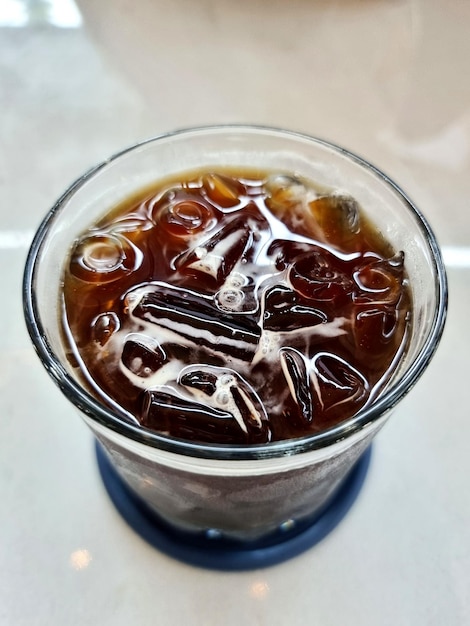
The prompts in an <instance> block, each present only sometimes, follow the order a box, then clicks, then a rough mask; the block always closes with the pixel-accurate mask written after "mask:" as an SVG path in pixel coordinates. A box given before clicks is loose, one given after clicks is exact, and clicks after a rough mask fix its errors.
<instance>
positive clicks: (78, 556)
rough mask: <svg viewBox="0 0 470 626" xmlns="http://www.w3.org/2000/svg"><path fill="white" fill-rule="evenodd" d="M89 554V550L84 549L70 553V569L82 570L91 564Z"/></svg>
mask: <svg viewBox="0 0 470 626" xmlns="http://www.w3.org/2000/svg"><path fill="white" fill-rule="evenodd" d="M91 558H92V557H91V553H90V552H89V550H86V549H80V550H75V551H74V552H72V554H71V555H70V560H69V561H70V565H71V566H72V568H73V569H74V570H77V571H79V570H82V569H86V568H87V567H88V566H89V565H90V563H91Z"/></svg>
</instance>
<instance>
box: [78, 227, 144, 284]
mask: <svg viewBox="0 0 470 626" xmlns="http://www.w3.org/2000/svg"><path fill="white" fill-rule="evenodd" d="M141 262H142V253H141V252H140V250H138V249H137V247H136V246H135V245H134V244H132V243H131V242H130V241H129V240H128V239H127V238H126V237H124V236H122V235H120V234H110V233H108V234H102V233H97V234H94V233H93V234H90V235H87V236H85V237H84V238H82V239H81V240H80V241H79V242H78V243H77V245H76V246H75V249H74V251H73V253H72V255H71V259H70V271H71V272H72V274H73V275H74V276H76V277H77V278H79V279H80V280H84V281H87V282H93V283H96V282H98V283H108V282H111V281H114V280H117V279H119V278H122V277H123V276H126V275H127V274H129V273H130V272H132V271H134V270H135V269H137V268H138V267H139V266H140V264H141Z"/></svg>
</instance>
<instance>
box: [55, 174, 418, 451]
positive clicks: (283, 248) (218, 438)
mask: <svg viewBox="0 0 470 626" xmlns="http://www.w3.org/2000/svg"><path fill="white" fill-rule="evenodd" d="M403 261H404V259H403V254H402V253H400V252H398V253H395V252H394V251H393V250H392V249H391V247H390V245H389V244H388V243H387V242H385V241H384V240H383V238H382V237H381V236H380V234H379V233H378V232H377V231H376V230H375V229H374V228H373V227H372V226H371V225H370V224H369V223H368V221H367V220H366V219H365V218H364V216H363V215H362V213H361V211H360V209H359V207H358V205H357V203H356V202H355V200H354V199H353V198H351V197H349V196H345V195H342V194H338V193H334V192H333V193H330V192H327V191H325V190H319V189H318V188H316V187H315V186H314V185H313V184H311V183H309V182H308V181H305V180H301V179H299V178H295V177H291V176H286V175H276V174H272V173H270V174H269V173H249V172H242V171H230V172H228V171H224V172H218V173H214V172H199V173H197V174H188V175H187V176H182V177H180V178H179V179H173V180H167V181H164V182H162V183H161V184H159V185H155V186H154V187H153V189H151V190H148V189H147V190H146V191H143V192H142V193H141V194H139V195H136V196H134V197H132V198H130V199H129V200H128V201H126V202H125V203H123V204H121V205H120V206H119V207H117V208H116V209H115V210H113V211H112V212H111V213H109V214H108V215H107V216H106V217H105V218H104V219H102V220H101V221H100V222H99V223H98V224H96V225H95V226H93V227H92V228H90V229H89V231H88V232H86V233H84V234H83V236H82V237H81V239H80V241H78V242H76V244H75V246H74V248H73V250H72V252H71V256H70V259H69V261H68V264H67V267H66V271H65V276H64V305H65V306H64V310H65V315H64V320H63V323H64V329H65V331H66V332H65V335H66V336H67V337H68V338H69V341H70V345H71V348H72V352H73V354H74V359H76V360H77V362H78V363H79V366H80V367H81V368H82V370H83V373H84V375H85V376H84V378H85V379H88V381H89V382H90V380H91V381H93V382H92V383H90V384H91V387H92V388H93V389H94V392H95V393H96V394H98V395H99V396H100V397H101V398H102V399H104V400H105V401H106V402H107V403H108V404H112V403H113V402H115V403H117V404H119V405H120V406H122V407H123V408H124V409H125V410H126V411H127V412H128V413H129V414H130V415H132V416H133V417H134V418H135V419H137V420H138V422H139V423H140V424H141V425H142V426H143V427H145V428H149V429H152V430H155V431H158V432H161V433H164V434H169V435H172V436H175V437H179V438H183V439H189V440H193V441H198V442H210V443H214V442H217V443H237V444H240V443H241V444H244V443H263V442H269V441H274V440H282V439H289V438H294V437H301V436H305V435H309V434H313V433H316V432H319V431H322V430H324V429H326V428H329V427H331V426H333V425H335V424H337V423H339V422H342V421H343V420H345V419H347V418H349V417H351V416H353V415H354V414H356V413H357V412H358V411H359V410H360V409H361V408H362V407H364V406H365V405H366V404H367V403H370V402H371V401H372V399H373V398H374V397H375V396H376V395H377V393H378V392H379V391H380V389H381V388H383V386H384V384H385V383H386V381H387V379H388V378H389V375H390V373H391V370H392V369H393V367H394V365H395V363H396V360H397V359H398V358H399V357H400V355H401V354H402V352H403V350H404V347H405V344H406V339H407V335H408V328H409V325H410V296H409V290H408V288H407V286H406V277H405V275H404V269H403Z"/></svg>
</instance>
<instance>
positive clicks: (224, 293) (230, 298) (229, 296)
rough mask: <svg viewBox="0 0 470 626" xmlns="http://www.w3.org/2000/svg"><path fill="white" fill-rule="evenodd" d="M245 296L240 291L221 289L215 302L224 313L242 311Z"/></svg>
mask: <svg viewBox="0 0 470 626" xmlns="http://www.w3.org/2000/svg"><path fill="white" fill-rule="evenodd" d="M244 299H245V294H244V293H243V291H241V290H240V289H221V290H220V291H218V292H217V294H216V296H215V302H216V304H217V306H218V307H219V309H221V310H222V311H238V310H240V308H241V306H242V304H243V300H244Z"/></svg>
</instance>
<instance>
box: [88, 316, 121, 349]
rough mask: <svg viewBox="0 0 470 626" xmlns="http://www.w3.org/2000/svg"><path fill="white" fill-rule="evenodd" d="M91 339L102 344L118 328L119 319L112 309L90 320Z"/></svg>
mask: <svg viewBox="0 0 470 626" xmlns="http://www.w3.org/2000/svg"><path fill="white" fill-rule="evenodd" d="M91 327H92V337H93V340H94V341H96V342H98V343H99V344H100V345H101V346H104V345H105V344H106V343H107V342H108V341H109V339H110V338H111V336H112V335H113V334H114V333H115V332H116V331H117V330H119V327H120V321H119V318H118V316H117V315H116V313H114V312H113V311H110V312H106V313H101V314H100V315H98V316H97V317H95V319H94V320H93V321H92V324H91Z"/></svg>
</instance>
